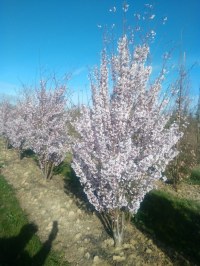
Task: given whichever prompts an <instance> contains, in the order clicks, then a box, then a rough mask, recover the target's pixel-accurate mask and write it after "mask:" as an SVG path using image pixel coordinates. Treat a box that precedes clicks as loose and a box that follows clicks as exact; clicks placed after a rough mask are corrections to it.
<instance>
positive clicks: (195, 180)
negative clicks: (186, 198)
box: [187, 167, 200, 185]
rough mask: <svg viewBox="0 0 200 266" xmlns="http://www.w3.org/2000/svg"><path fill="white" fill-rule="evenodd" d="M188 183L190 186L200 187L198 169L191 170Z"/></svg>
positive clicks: (199, 170) (199, 169)
mask: <svg viewBox="0 0 200 266" xmlns="http://www.w3.org/2000/svg"><path fill="white" fill-rule="evenodd" d="M187 181H188V183H189V184H191V185H200V168H199V167H196V168H193V169H192V171H191V174H190V177H189V178H188V180H187Z"/></svg>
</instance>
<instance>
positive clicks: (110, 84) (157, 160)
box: [0, 35, 183, 246]
mask: <svg viewBox="0 0 200 266" xmlns="http://www.w3.org/2000/svg"><path fill="white" fill-rule="evenodd" d="M130 51H131V50H130V45H129V42H128V38H127V36H126V35H124V36H123V37H122V38H121V39H120V40H119V42H118V49H117V53H115V54H114V55H112V56H109V55H108V54H107V52H106V50H105V49H104V50H103V52H102V57H101V65H100V68H99V69H95V70H94V72H93V75H91V90H92V105H91V106H84V105H82V106H79V108H74V109H71V110H69V109H68V110H67V108H66V106H67V102H68V99H67V97H66V92H67V91H68V90H67V89H66V87H65V86H63V85H61V84H59V82H57V81H56V80H55V79H52V80H51V82H49V81H47V80H46V81H44V80H42V81H41V82H40V84H39V86H38V87H37V88H36V89H34V90H33V91H32V92H30V91H28V90H24V92H23V95H21V96H20V97H19V99H18V100H17V103H16V105H15V106H11V105H10V104H8V103H7V102H4V103H2V104H1V108H0V133H1V135H2V136H3V137H4V138H5V139H6V140H7V142H8V143H9V144H10V145H12V146H13V147H14V148H15V149H17V150H18V151H19V154H21V153H22V152H23V151H24V150H26V149H31V150H32V151H34V153H35V154H36V155H37V158H38V161H39V165H40V168H41V170H42V172H43V174H44V177H45V178H47V179H48V178H51V177H52V174H53V168H54V167H55V166H57V165H59V164H60V163H61V162H62V161H63V160H64V158H65V156H66V153H67V152H71V153H72V154H73V161H72V168H73V169H74V171H75V173H76V175H77V176H78V177H79V180H80V183H81V185H82V187H83V190H84V192H85V194H86V195H87V198H88V200H89V202H90V203H91V204H92V205H93V206H94V208H95V209H96V211H97V212H99V213H103V214H104V215H106V216H108V217H109V221H110V223H111V224H110V226H111V228H112V233H113V238H114V240H115V245H116V246H118V245H121V243H122V241H123V235H124V221H125V212H129V213H131V214H132V215H134V214H135V213H136V212H137V210H138V209H139V207H140V203H141V202H142V200H143V199H144V196H145V194H146V193H147V192H149V191H150V190H152V189H153V188H155V187H156V180H158V179H161V178H164V176H163V173H164V172H165V169H166V166H167V165H168V164H169V162H170V161H172V160H173V159H174V158H175V157H176V156H177V155H178V147H179V146H178V142H179V140H180V139H181V137H182V135H183V133H182V132H181V130H180V124H179V122H178V121H177V119H173V121H172V120H171V113H170V112H169V111H167V110H168V109H167V106H168V104H169V98H167V97H166V96H164V98H162V99H161V97H160V95H161V94H160V92H161V89H162V82H163V79H164V73H163V72H162V73H161V74H160V75H159V76H158V78H157V79H155V80H154V82H150V75H151V71H152V68H151V66H149V65H148V64H147V57H148V55H149V46H148V45H146V44H144V45H138V46H136V47H134V51H133V52H130ZM74 110H76V111H77V110H78V112H77V114H76V115H75V116H74V115H73V114H74V112H75V111H74ZM72 129H73V132H76V134H71V132H72Z"/></svg>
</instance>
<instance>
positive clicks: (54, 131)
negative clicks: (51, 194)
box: [27, 80, 70, 179]
mask: <svg viewBox="0 0 200 266" xmlns="http://www.w3.org/2000/svg"><path fill="white" fill-rule="evenodd" d="M54 81H55V80H53V81H52V80H51V82H53V83H51V86H53V89H52V88H50V87H49V86H50V84H49V83H48V81H41V82H40V86H39V87H38V88H36V89H35V93H34V95H33V98H32V100H31V102H30V104H29V105H28V106H27V112H28V120H27V123H28V128H29V133H28V142H29V146H30V148H31V149H32V150H33V151H34V152H35V153H36V154H37V156H38V160H39V164H40V168H41V170H42V172H43V174H44V177H45V178H46V179H50V178H51V177H52V174H53V168H54V167H55V166H57V165H59V164H60V163H61V162H62V161H63V160H64V158H65V155H66V152H67V151H68V150H69V149H70V145H69V137H68V133H67V126H66V125H67V122H68V119H69V116H68V113H67V112H66V98H65V93H66V87H65V86H63V85H59V84H58V83H57V82H56V81H55V82H54Z"/></svg>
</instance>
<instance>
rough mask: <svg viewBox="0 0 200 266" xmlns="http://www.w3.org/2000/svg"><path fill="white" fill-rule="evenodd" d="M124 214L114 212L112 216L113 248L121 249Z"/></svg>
mask: <svg viewBox="0 0 200 266" xmlns="http://www.w3.org/2000/svg"><path fill="white" fill-rule="evenodd" d="M124 228H125V213H124V212H123V211H121V210H115V211H114V215H113V226H112V230H113V238H114V244H115V247H121V246H122V243H123V239H124Z"/></svg>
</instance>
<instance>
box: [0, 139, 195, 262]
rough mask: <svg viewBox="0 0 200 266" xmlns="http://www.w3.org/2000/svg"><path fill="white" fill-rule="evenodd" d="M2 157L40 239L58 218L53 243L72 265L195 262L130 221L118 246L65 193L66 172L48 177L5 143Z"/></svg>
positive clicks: (0, 152)
mask: <svg viewBox="0 0 200 266" xmlns="http://www.w3.org/2000/svg"><path fill="white" fill-rule="evenodd" d="M0 162H2V163H3V164H4V167H3V168H2V174H3V175H4V176H5V178H6V180H7V181H8V182H9V183H10V184H11V185H12V186H13V187H14V189H15V191H16V195H17V198H18V199H19V202H20V205H21V207H22V209H23V210H24V211H25V213H27V216H28V219H29V221H30V222H34V223H35V224H37V226H38V229H39V230H38V235H39V237H40V239H41V241H42V242H43V241H45V240H46V239H47V238H48V236H49V234H50V232H51V230H52V226H53V222H54V221H57V223H58V234H57V237H56V239H55V240H54V242H53V249H55V250H64V252H65V259H66V260H67V261H68V262H70V264H71V265H81V266H90V265H102V266H106V265H118V266H120V265H135V266H145V265H152V266H153V265H163V266H164V265H165V266H167V265H191V264H189V263H187V262H186V261H184V264H181V260H180V259H179V258H176V256H175V255H174V254H172V253H173V251H170V250H168V252H167V253H166V252H165V251H166V250H165V248H162V246H161V245H156V244H155V242H154V240H153V239H151V238H149V237H148V236H146V235H144V234H143V233H142V232H140V231H139V230H138V229H137V228H135V227H134V226H133V225H128V226H127V227H126V237H125V243H124V245H123V247H122V248H121V249H115V248H114V247H113V240H112V238H111V237H110V236H109V235H108V234H107V233H106V231H105V229H104V227H103V225H102V223H101V221H100V220H99V219H98V217H97V216H96V215H95V213H92V212H91V211H88V210H87V207H86V206H85V204H84V203H83V202H82V201H81V200H80V199H77V198H76V197H75V196H74V195H73V194H72V193H68V194H67V193H66V191H65V189H64V187H65V185H66V184H65V180H64V177H62V176H59V175H57V176H54V177H53V179H52V180H50V181H46V180H44V178H43V176H42V174H41V172H40V170H39V168H38V166H37V165H36V162H34V161H33V160H32V159H31V158H23V159H22V160H19V159H18V156H17V154H16V153H15V151H13V150H5V149H3V146H2V143H1V146H0ZM166 189H170V188H166ZM184 189H185V190H186V188H182V190H184ZM194 189H195V188H194ZM185 193H187V194H188V193H189V195H188V196H189V197H191V198H195V199H196V197H197V194H198V197H199V198H200V195H199V193H197V192H196V191H189V192H188V191H186V192H185ZM180 195H181V193H180ZM170 252H171V255H172V256H170ZM167 254H168V255H169V256H168V255H167Z"/></svg>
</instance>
